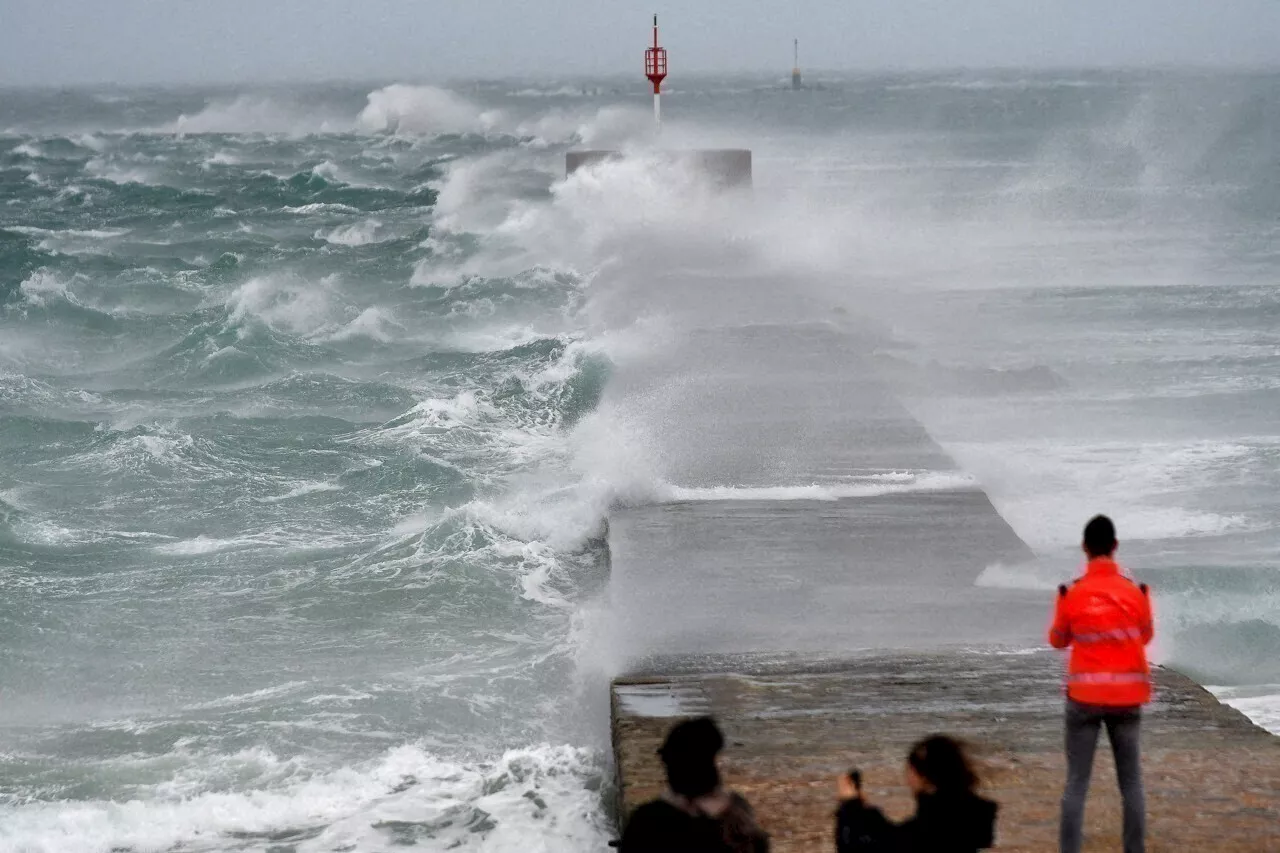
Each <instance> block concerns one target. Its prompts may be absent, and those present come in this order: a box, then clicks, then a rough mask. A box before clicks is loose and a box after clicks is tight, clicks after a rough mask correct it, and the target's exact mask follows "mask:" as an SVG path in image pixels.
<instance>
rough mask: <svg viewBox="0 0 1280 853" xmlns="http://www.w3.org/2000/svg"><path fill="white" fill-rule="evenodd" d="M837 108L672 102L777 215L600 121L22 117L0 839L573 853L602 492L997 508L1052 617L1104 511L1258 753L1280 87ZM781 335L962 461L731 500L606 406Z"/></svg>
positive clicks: (603, 559)
mask: <svg viewBox="0 0 1280 853" xmlns="http://www.w3.org/2000/svg"><path fill="white" fill-rule="evenodd" d="M820 82H821V83H822V87H821V88H815V89H812V90H808V91H805V92H802V93H792V92H789V91H787V90H786V89H785V88H784V87H778V86H775V85H774V83H773V81H769V80H754V79H734V80H715V79H707V80H701V81H688V82H687V84H682V86H685V88H684V89H682V93H681V97H678V98H673V100H672V103H671V105H670V109H669V113H668V119H669V122H668V124H667V128H666V131H665V132H666V134H667V139H668V141H669V144H671V145H675V146H712V145H725V144H732V145H734V146H745V147H751V148H753V149H754V151H755V155H756V169H757V173H756V184H757V189H756V194H755V199H754V201H748V200H741V199H738V200H733V201H726V200H724V199H722V198H718V197H717V196H716V195H714V194H713V193H711V192H709V191H708V189H707V188H706V187H704V186H702V185H701V184H700V182H699V181H698V180H697V178H696V176H693V175H689V174H680V173H671V172H669V173H667V174H666V177H665V178H664V179H662V180H659V179H656V178H655V177H654V162H653V160H652V159H650V158H647V157H646V156H645V155H644V154H643V151H644V150H645V147H646V146H647V145H648V143H649V140H648V138H647V136H646V134H647V128H648V119H647V108H646V106H645V102H644V99H643V93H642V91H640V90H639V89H637V90H636V92H634V93H632V92H629V91H628V92H615V91H614V84H613V83H610V84H608V85H605V84H602V83H600V82H599V81H563V80H558V81H521V82H520V83H519V84H511V83H502V84H499V83H478V84H476V85H474V86H470V87H467V88H466V90H465V92H463V91H462V90H461V89H457V90H455V89H449V88H446V87H440V86H418V85H409V84H394V85H390V86H387V87H382V88H378V89H374V90H369V89H368V88H364V87H342V86H325V87H295V88H292V89H290V88H272V89H267V90H245V91H239V92H226V91H221V92H199V91H195V90H189V89H188V90H175V91H155V90H148V91H128V90H122V91H114V90H113V91H109V92H93V91H68V92H59V93H56V94H51V93H49V92H47V91H39V92H35V91H33V92H9V93H7V94H6V97H5V98H4V99H3V101H2V102H0V641H2V642H0V684H3V685H4V701H3V703H0V779H3V780H4V783H3V785H0V851H7V850H13V851H24V852H25V851H49V853H53V851H59V853H61V851H94V853H96V852H97V851H108V850H118V849H125V850H136V851H161V850H178V849H182V850H196V851H205V850H207V851H232V850H234V851H239V850H254V851H265V850H276V851H283V850H295V851H312V850H315V851H321V850H334V849H350V850H375V849H382V848H383V847H385V846H387V845H406V846H415V847H419V848H422V849H431V850H436V849H462V850H493V851H502V850H512V851H514V850H548V851H551V850H557V851H559V850H579V851H588V850H597V849H602V847H603V844H604V842H605V840H606V838H607V836H608V834H609V831H610V828H609V826H608V820H607V817H606V814H605V812H604V809H603V806H602V802H603V798H602V796H601V788H602V785H604V780H605V779H606V778H608V774H609V768H608V761H607V757H606V755H607V731H606V726H607V724H606V720H605V708H604V706H603V702H602V695H603V684H604V683H605V680H606V678H607V676H608V675H609V674H610V672H611V668H612V667H614V666H616V665H617V664H618V661H617V660H615V659H613V657H612V650H610V649H608V648H602V647H601V644H600V643H599V642H598V640H599V636H601V634H600V632H599V631H598V630H597V629H598V628H599V625H600V624H601V623H606V622H610V621H611V619H612V617H611V614H609V613H608V605H607V603H606V602H607V595H606V591H607V586H608V581H609V566H608V560H607V555H606V554H605V552H604V546H603V539H602V535H603V532H604V525H603V522H604V518H605V516H606V515H607V513H608V512H609V510H610V508H611V507H613V506H616V505H618V504H623V503H644V502H653V501H752V500H771V501H772V500H794V501H813V500H816V501H834V500H841V501H851V500H863V499H867V500H874V499H875V498H877V497H880V496H884V495H893V494H897V493H901V492H913V491H922V490H923V491H930V490H944V491H945V490H961V489H972V488H974V487H981V488H983V489H985V490H986V491H987V492H988V493H989V494H990V496H991V498H992V500H993V502H994V504H995V505H996V507H997V509H998V510H999V511H1000V512H1001V513H1002V514H1003V515H1004V516H1005V518H1006V519H1007V520H1008V521H1009V522H1010V523H1011V524H1012V525H1013V526H1014V527H1015V528H1016V530H1017V532H1018V533H1019V534H1020V535H1021V536H1022V537H1023V538H1024V539H1025V540H1026V541H1027V542H1029V543H1030V544H1031V545H1032V546H1033V547H1034V548H1035V549H1036V551H1037V552H1038V553H1039V555H1040V558H1039V559H1038V561H1037V562H1036V563H1034V564H1031V565H1025V566H993V567H992V568H991V569H989V570H988V571H987V572H985V573H984V574H983V575H982V577H981V578H979V580H978V582H979V583H980V584H986V585H995V586H1007V587H1029V588H1034V589H1046V590H1047V589H1051V588H1052V586H1053V585H1054V584H1055V583H1056V582H1057V581H1058V580H1059V579H1061V578H1063V577H1066V576H1068V575H1069V574H1070V573H1071V572H1072V571H1073V570H1074V569H1075V568H1076V561H1075V557H1074V553H1073V551H1072V545H1073V542H1074V539H1075V537H1076V536H1077V532H1078V529H1079V525H1080V523H1081V522H1083V521H1084V520H1085V518H1086V517H1087V516H1088V515H1089V514H1091V513H1092V512H1095V511H1099V510H1102V511H1108V512H1110V513H1112V514H1113V515H1115V516H1116V518H1117V521H1118V522H1119V524H1120V530H1121V537H1122V539H1123V540H1124V545H1123V550H1122V556H1123V557H1124V559H1126V560H1127V561H1128V562H1129V564H1130V565H1131V566H1133V567H1134V568H1135V570H1138V571H1140V572H1142V573H1143V577H1144V579H1146V580H1149V581H1150V582H1151V583H1152V584H1153V586H1154V588H1155V589H1156V591H1157V600H1158V602H1159V613H1160V617H1161V626H1162V627H1161V631H1162V636H1161V640H1160V647H1159V653H1160V655H1161V656H1162V658H1163V659H1165V660H1167V661H1169V662H1172V663H1174V664H1177V665H1181V666H1184V667H1185V668H1187V669H1189V670H1191V671H1192V672H1193V673H1194V674H1196V675H1197V676H1199V677H1200V678H1201V679H1202V680H1205V681H1206V682H1207V683H1213V684H1215V685H1222V686H1221V687H1220V688H1219V689H1220V690H1221V691H1222V695H1224V696H1226V697H1227V698H1228V699H1229V700H1230V701H1232V702H1235V703H1237V704H1238V706H1239V707H1241V708H1242V709H1244V710H1245V711H1246V712H1248V713H1250V714H1252V715H1254V716H1255V718H1256V719H1258V720H1259V721H1261V722H1263V723H1264V724H1267V725H1272V726H1275V725H1276V722H1275V720H1276V711H1275V709H1276V707H1277V706H1276V700H1275V693H1276V691H1275V684H1276V683H1277V682H1280V670H1277V669H1276V664H1275V662H1276V661H1277V660H1280V573H1278V572H1277V569H1276V566H1275V554H1276V553H1277V546H1280V527H1277V526H1276V524H1275V522H1274V519H1275V518H1276V517H1277V509H1280V506H1278V504H1280V479H1277V476H1276V471H1277V470H1280V468H1277V465H1276V462H1277V459H1280V455H1278V454H1280V434H1277V432H1276V427H1275V424H1276V423H1278V422H1280V418H1277V415H1280V412H1278V411H1277V403H1278V400H1280V396H1278V395H1280V385H1278V384H1277V382H1276V379H1275V377H1276V376H1277V375H1280V374H1277V371H1276V367H1277V363H1276V354H1277V352H1280V339H1277V337H1276V332H1275V323H1274V319H1275V317H1276V316H1277V313H1278V312H1280V303H1277V299H1276V296H1275V293H1274V287H1273V284H1274V280H1275V276H1276V272H1277V270H1278V269H1280V255H1277V254H1276V253H1275V250H1274V246H1275V239H1276V237H1277V233H1276V231H1275V226H1274V223H1275V221H1276V218H1277V215H1278V214H1280V196H1278V195H1276V193H1275V189H1274V188H1275V186H1276V185H1277V183H1276V182H1277V177H1278V176H1280V163H1277V160H1276V155H1275V152H1276V151H1278V150H1280V144H1277V139H1278V138H1280V118H1278V117H1280V104H1278V103H1277V101H1276V94H1275V93H1276V91H1278V90H1280V89H1278V88H1277V87H1276V86H1275V80H1274V79H1273V78H1272V77H1269V76H1266V75H1237V76H1230V75H1193V74H1175V73H1169V74H1163V75H1121V74H1102V73H1092V72H1090V73H1084V72H1081V73H1071V74H1067V75H1054V74H1044V75H1026V74H1017V73H1013V72H1009V73H1004V74H996V75H975V74H962V75H947V76H941V77H939V76H936V75H934V76H911V75H907V76H900V75H898V76H895V75H890V76H885V77H879V78H850V79H836V78H833V79H830V80H825V81H820ZM1189 104H1190V105H1193V106H1194V108H1193V109H1189V108H1188V105H1189ZM1189 116H1194V119H1191V118H1189ZM574 145H588V146H596V147H603V146H619V147H624V148H628V149H632V150H635V151H637V152H639V155H638V156H637V157H636V158H635V159H633V160H631V161H629V162H625V163H622V164H615V165H610V166H606V167H604V168H601V169H598V170H592V171H589V172H585V173H580V174H578V175H576V176H574V177H573V178H571V179H569V180H564V179H563V177H562V172H561V170H562V164H563V154H564V152H565V150H567V149H568V148H569V147H571V146H574ZM738 275H741V276H742V280H743V282H747V281H748V280H749V281H750V282H751V283H750V284H746V283H744V284H743V285H742V286H741V288H740V289H739V290H737V291H736V292H735V293H734V299H732V300H725V299H722V298H719V297H718V296H715V294H717V293H723V292H724V289H723V279H724V278H725V277H726V276H730V277H732V276H738ZM716 277H718V279H717V278H716ZM712 279H716V280H718V281H719V284H720V285H721V287H720V289H719V290H717V289H716V288H713V287H710V286H708V284H707V283H708V282H709V281H711V280H712ZM778 306H783V307H784V308H785V310H786V312H787V316H788V317H790V318H792V319H795V320H796V321H798V322H803V323H812V324H817V326H821V327H824V328H825V327H826V326H827V325H828V324H835V325H837V326H840V325H842V324H847V323H850V322H857V318H868V319H870V320H872V321H874V323H875V324H876V325H877V327H878V328H881V329H883V330H885V332H884V335H883V347H882V349H881V350H880V351H878V353H877V355H876V359H877V364H878V365H879V366H880V367H882V368H883V370H884V372H885V375H884V381H885V383H886V384H887V385H889V386H892V387H893V388H894V389H895V390H896V391H897V392H898V393H899V394H900V395H901V397H902V400H903V402H904V403H905V404H906V405H908V406H909V407H910V408H911V410H912V412H913V414H915V415H916V416H917V417H919V418H920V419H921V421H922V422H923V423H924V424H925V426H926V427H928V429H929V430H930V432H931V433H932V434H933V436H934V437H935V438H936V439H937V440H938V441H939V442H940V443H941V444H942V445H943V446H944V447H945V449H946V450H947V451H948V453H949V454H950V455H951V456H953V457H954V458H955V459H956V460H957V461H958V462H959V463H960V465H961V467H962V468H963V469H964V472H963V473H948V472H937V471H931V470H894V469H893V467H892V462H889V463H887V466H888V467H886V468H885V469H883V470H879V471H865V470H859V471H852V470H850V471H844V470H838V469H837V468H834V467H831V468H830V469H829V470H828V469H827V468H823V469H822V470H821V471H820V472H819V474H815V475H813V476H809V475H808V474H805V475H804V476H800V475H796V476H793V477H788V476H783V474H784V473H785V472H787V471H789V470H791V469H790V468H789V467H788V466H791V465H792V464H793V463H795V464H798V463H796V462H795V460H797V459H801V458H804V457H803V453H802V452H801V451H803V447H801V446H800V444H802V443H803V441H804V440H805V439H804V437H803V436H797V437H795V439H794V440H795V442H796V443H797V446H796V447H795V448H793V449H794V450H795V451H796V452H795V453H793V454H791V455H790V456H788V455H787V454H785V453H784V454H780V455H779V456H778V458H771V459H768V460H763V462H762V464H760V465H757V466H754V468H753V469H754V470H761V471H778V472H780V473H779V476H778V477H777V478H776V479H773V480H769V479H765V480H764V481H756V480H754V479H752V480H750V481H749V482H739V481H737V480H734V479H732V478H724V479H725V480H726V481H724V482H720V481H708V480H707V479H706V477H705V476H703V475H697V476H695V473H696V472H693V470H692V468H693V467H696V464H697V462H698V460H692V461H690V460H688V459H687V458H686V457H685V456H682V455H681V447H680V445H679V438H680V437H679V436H672V435H671V434H669V432H668V431H667V430H666V425H665V423H664V421H663V419H662V417H661V412H662V411H663V400H662V399H646V400H641V401H638V402H637V401H630V402H633V403H636V405H614V403H617V399H614V400H613V403H610V401H609V400H608V399H607V398H608V395H607V394H606V390H607V389H610V388H616V386H610V384H609V383H610V376H611V375H612V374H613V372H614V368H615V367H618V366H625V365H627V364H628V363H630V362H631V361H633V360H634V361H639V362H644V361H645V359H649V360H651V361H655V362H660V361H661V358H660V357H661V354H662V353H665V352H672V351H675V348H674V347H673V346H672V342H674V341H680V340H684V339H685V336H687V335H690V334H694V333H695V332H696V329H697V328H698V326H699V325H700V324H708V323H714V324H720V325H723V324H729V325H733V324H741V325H742V326H743V327H744V328H746V329H748V330H749V329H750V328H751V325H752V324H757V323H768V322H776V321H777V317H776V316H775V314H776V310H777V309H778ZM777 356H778V364H779V365H780V366H779V368H778V369H779V370H780V371H782V370H783V369H784V368H783V366H782V365H783V363H784V362H785V353H782V354H777ZM663 369H664V370H667V374H665V375H669V377H670V381H667V382H665V383H662V384H661V387H659V389H658V390H657V391H650V392H646V393H651V394H654V395H658V396H661V395H664V394H665V395H669V397H670V399H671V400H681V399H683V398H682V397H681V396H680V395H681V394H683V393H692V391H690V389H699V390H698V391H697V393H700V394H706V395H707V399H708V402H707V406H708V409H707V411H713V409H714V402H715V400H714V397H715V394H714V392H715V389H714V388H710V389H708V388H707V387H706V384H705V383H703V384H699V377H698V373H697V365H685V366H681V365H676V366H671V365H666V366H664V368H663ZM619 375H620V374H619ZM616 395H625V389H624V390H623V391H617V392H616ZM663 399H666V398H663ZM602 400H603V401H604V402H602ZM778 401H780V402H776V401H775V402H771V403H770V404H771V405H772V404H778V405H786V401H785V395H783V396H780V397H779V398H778ZM630 412H645V413H656V414H651V415H646V416H645V417H632V416H630V415H628V413H630ZM723 416H724V417H735V418H745V417H750V416H751V413H750V412H729V413H723ZM817 428H819V427H817V426H815V429H817ZM682 466H683V467H682ZM797 470H798V469H797ZM704 474H705V472H704ZM797 477H799V479H797ZM797 571H799V569H797ZM926 640H927V638H926ZM1038 641H1039V638H1028V640H1027V642H1028V644H1034V643H1037V642H1038Z"/></svg>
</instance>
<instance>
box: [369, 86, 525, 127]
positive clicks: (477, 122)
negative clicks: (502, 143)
mask: <svg viewBox="0 0 1280 853" xmlns="http://www.w3.org/2000/svg"><path fill="white" fill-rule="evenodd" d="M500 120H501V114H500V113H498V112H497V111H494V110H484V109H481V108H479V107H477V106H476V105H475V104H473V103H471V102H470V101H467V100H466V99H464V98H462V97H460V96H459V95H457V94H455V93H453V92H450V91H449V90H447V89H441V88H439V87H436V86H409V85H406V84H403V83H396V84H394V85H391V86H387V87H385V88H382V89H377V90H375V91H373V92H370V93H369V97H368V104H367V105H366V106H365V108H364V109H363V110H361V112H360V116H359V118H358V119H357V124H358V126H359V127H360V128H361V129H362V130H365V131H367V132H370V133H379V132H384V131H390V132H393V133H410V134H439V133H484V132H487V131H489V130H492V129H494V128H495V127H496V126H497V125H498V123H499V121H500Z"/></svg>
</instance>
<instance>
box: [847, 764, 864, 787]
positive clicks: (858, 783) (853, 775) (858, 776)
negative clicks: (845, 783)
mask: <svg viewBox="0 0 1280 853" xmlns="http://www.w3.org/2000/svg"><path fill="white" fill-rule="evenodd" d="M849 781H850V782H852V783H853V787H855V788H857V789H858V790H859V791H861V790H862V771H861V770H859V769H858V768H856V767H855V768H853V769H852V770H850V771H849Z"/></svg>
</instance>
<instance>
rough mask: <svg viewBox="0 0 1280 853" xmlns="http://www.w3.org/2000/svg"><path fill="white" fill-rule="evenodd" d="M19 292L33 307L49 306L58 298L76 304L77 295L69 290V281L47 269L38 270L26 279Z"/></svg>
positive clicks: (19, 286) (20, 285)
mask: <svg viewBox="0 0 1280 853" xmlns="http://www.w3.org/2000/svg"><path fill="white" fill-rule="evenodd" d="M18 292H19V293H21V294H22V299H23V301H24V302H25V303H26V304H27V305H29V306H32V307H38V308H43V307H47V306H49V305H51V304H52V303H54V302H56V301H58V300H65V301H67V302H71V303H73V304H76V300H75V297H74V296H72V295H71V294H70V293H69V292H68V291H67V282H66V281H64V280H63V279H61V278H59V277H58V276H56V275H54V274H53V273H50V272H47V271H45V270H37V271H36V272H34V273H32V274H31V275H30V276H28V277H27V278H26V279H24V280H23V281H22V283H21V284H19V285H18Z"/></svg>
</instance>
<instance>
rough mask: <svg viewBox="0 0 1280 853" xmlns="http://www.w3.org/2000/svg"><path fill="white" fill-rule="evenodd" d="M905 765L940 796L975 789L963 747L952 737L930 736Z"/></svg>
mask: <svg viewBox="0 0 1280 853" xmlns="http://www.w3.org/2000/svg"><path fill="white" fill-rule="evenodd" d="M907 762H908V763H909V764H910V765H911V767H912V769H914V770H915V771H916V772H917V773H919V774H920V775H921V776H922V777H923V778H924V779H925V780H927V781H928V782H929V784H931V785H933V787H934V789H936V790H937V791H938V793H940V794H946V793H960V792H964V791H972V790H973V789H974V788H976V787H978V774H977V773H976V772H975V771H974V769H973V765H972V764H971V763H970V762H969V757H968V756H967V755H965V751H964V746H963V745H962V744H961V743H960V742H959V741H958V740H956V739H955V738H951V737H947V736H946V735H933V736H931V737H927V738H925V739H924V740H922V741H920V742H919V743H917V744H916V745H915V746H914V747H912V749H911V754H910V755H908V756H907Z"/></svg>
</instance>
